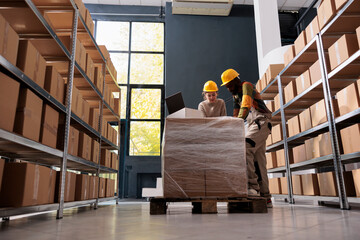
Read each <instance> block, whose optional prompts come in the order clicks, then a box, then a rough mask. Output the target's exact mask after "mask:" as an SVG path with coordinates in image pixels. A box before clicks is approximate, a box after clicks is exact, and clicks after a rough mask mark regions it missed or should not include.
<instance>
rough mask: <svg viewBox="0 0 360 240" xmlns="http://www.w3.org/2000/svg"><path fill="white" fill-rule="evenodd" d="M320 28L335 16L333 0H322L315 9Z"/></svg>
mask: <svg viewBox="0 0 360 240" xmlns="http://www.w3.org/2000/svg"><path fill="white" fill-rule="evenodd" d="M317 14H318V20H319V28H320V30H321V29H323V27H324V26H325V25H326V24H327V23H328V22H329V21H330V20H331V19H332V18H333V17H334V16H335V14H336V10H335V2H334V0H324V1H323V2H322V3H321V4H320V6H319V8H318V11H317Z"/></svg>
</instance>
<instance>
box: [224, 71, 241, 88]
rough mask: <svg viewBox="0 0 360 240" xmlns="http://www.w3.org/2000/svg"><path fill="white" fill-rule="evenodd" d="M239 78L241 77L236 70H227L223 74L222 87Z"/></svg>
mask: <svg viewBox="0 0 360 240" xmlns="http://www.w3.org/2000/svg"><path fill="white" fill-rule="evenodd" d="M237 76H239V74H238V73H237V72H236V71H235V70H234V69H232V68H230V69H227V70H225V71H224V72H223V74H221V80H222V82H223V84H221V86H224V85H225V84H227V83H229V82H231V81H232V80H234V79H235V78H236V77H237Z"/></svg>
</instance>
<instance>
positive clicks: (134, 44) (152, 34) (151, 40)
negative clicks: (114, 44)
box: [131, 22, 164, 52]
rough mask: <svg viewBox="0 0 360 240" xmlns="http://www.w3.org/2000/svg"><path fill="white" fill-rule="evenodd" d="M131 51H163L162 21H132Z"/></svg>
mask: <svg viewBox="0 0 360 240" xmlns="http://www.w3.org/2000/svg"><path fill="white" fill-rule="evenodd" d="M131 51H144V52H145V51H151V52H163V51H164V24H163V23H139V22H137V23H133V24H132V35H131Z"/></svg>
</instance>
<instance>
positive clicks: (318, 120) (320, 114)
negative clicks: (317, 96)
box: [310, 99, 327, 127]
mask: <svg viewBox="0 0 360 240" xmlns="http://www.w3.org/2000/svg"><path fill="white" fill-rule="evenodd" d="M310 114H311V123H312V126H313V127H315V126H317V125H320V124H322V123H324V122H326V121H327V116H326V108H325V101H324V99H323V100H320V101H319V102H317V103H315V104H314V105H312V106H311V107H310Z"/></svg>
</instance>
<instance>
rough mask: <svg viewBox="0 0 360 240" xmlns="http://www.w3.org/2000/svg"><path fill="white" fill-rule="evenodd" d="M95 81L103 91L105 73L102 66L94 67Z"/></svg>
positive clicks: (101, 91)
mask: <svg viewBox="0 0 360 240" xmlns="http://www.w3.org/2000/svg"><path fill="white" fill-rule="evenodd" d="M94 83H95V85H96V87H97V89H98V90H99V91H100V93H101V94H102V93H103V87H104V86H103V84H104V75H103V70H102V67H100V66H97V67H95V68H94Z"/></svg>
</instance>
